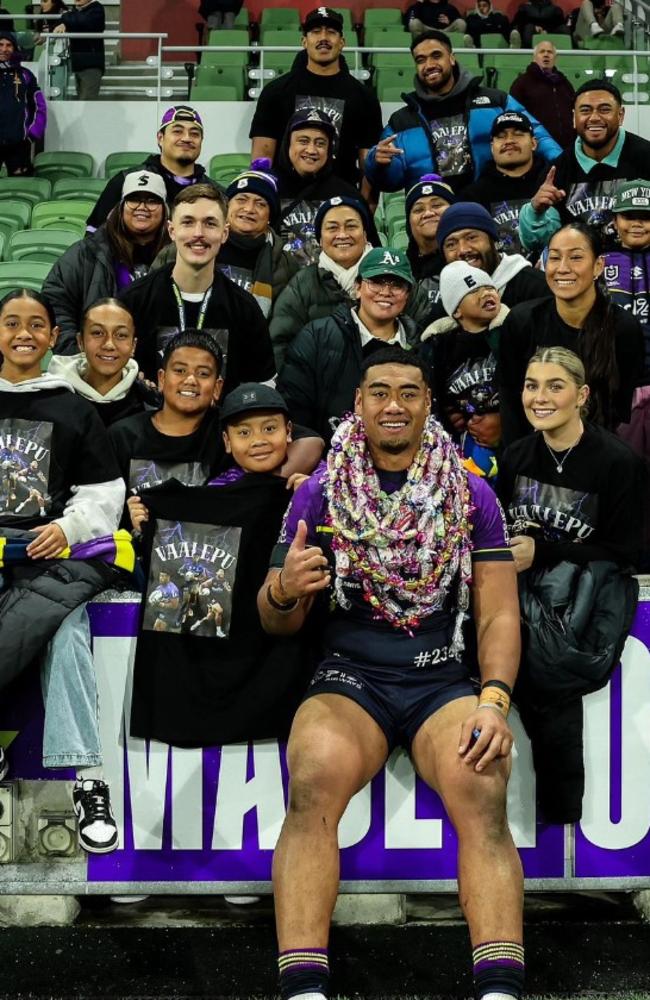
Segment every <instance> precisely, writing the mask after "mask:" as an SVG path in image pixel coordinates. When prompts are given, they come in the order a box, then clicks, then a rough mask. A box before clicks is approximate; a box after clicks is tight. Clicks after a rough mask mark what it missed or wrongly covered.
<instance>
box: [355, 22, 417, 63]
mask: <svg viewBox="0 0 650 1000" xmlns="http://www.w3.org/2000/svg"><path fill="white" fill-rule="evenodd" d="M410 44H411V33H410V32H409V31H404V30H403V29H402V28H395V27H392V26H390V25H387V26H386V27H385V28H382V27H379V28H368V29H367V30H366V35H365V39H364V45H365V47H366V48H368V49H394V48H401V49H405V50H406V51H408V49H409V45H410ZM375 58H376V57H375V56H374V55H373V62H375ZM409 58H411V54H410V52H409ZM375 65H376V63H375Z"/></svg>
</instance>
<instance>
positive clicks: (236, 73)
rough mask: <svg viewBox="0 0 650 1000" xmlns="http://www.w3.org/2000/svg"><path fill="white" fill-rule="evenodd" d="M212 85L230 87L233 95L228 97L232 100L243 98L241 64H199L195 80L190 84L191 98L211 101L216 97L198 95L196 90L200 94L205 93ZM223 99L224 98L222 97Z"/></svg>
mask: <svg viewBox="0 0 650 1000" xmlns="http://www.w3.org/2000/svg"><path fill="white" fill-rule="evenodd" d="M214 87H232V88H233V89H234V91H235V95H236V96H235V97H233V98H228V100H233V101H243V100H244V71H243V70H242V68H241V66H199V70H198V72H197V74H196V80H195V81H194V85H193V86H192V99H193V100H195V101H201V100H203V101H212V100H215V99H216V98H214V97H211V96H209V95H208V96H207V97H198V96H197V90H200V91H201V93H202V94H207V92H208V90H212V89H214ZM222 100H224V98H222Z"/></svg>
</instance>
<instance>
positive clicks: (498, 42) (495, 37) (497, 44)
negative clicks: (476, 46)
mask: <svg viewBox="0 0 650 1000" xmlns="http://www.w3.org/2000/svg"><path fill="white" fill-rule="evenodd" d="M481 48H482V49H507V48H509V45H508V43H507V42H506V40H505V38H504V37H503V35H502V34H500V33H499V32H498V31H495V32H493V31H489V32H487V33H486V34H485V35H481Z"/></svg>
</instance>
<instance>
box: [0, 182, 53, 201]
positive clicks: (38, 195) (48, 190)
mask: <svg viewBox="0 0 650 1000" xmlns="http://www.w3.org/2000/svg"><path fill="white" fill-rule="evenodd" d="M51 194H52V184H51V182H50V181H49V180H48V178H47V177H0V198H20V200H21V201H29V202H31V204H32V205H35V204H36V203H37V202H39V201H46V200H47V199H48V198H49V197H50V195H51Z"/></svg>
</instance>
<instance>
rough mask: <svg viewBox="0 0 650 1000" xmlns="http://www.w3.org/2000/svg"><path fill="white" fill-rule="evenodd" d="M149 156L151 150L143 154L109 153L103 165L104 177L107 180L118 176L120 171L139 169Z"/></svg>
mask: <svg viewBox="0 0 650 1000" xmlns="http://www.w3.org/2000/svg"><path fill="white" fill-rule="evenodd" d="M149 156H151V150H149V151H148V152H145V153H129V152H126V151H125V152H120V153H109V155H108V156H107V157H106V162H105V163H104V177H106V178H107V179H108V178H110V177H114V176H115V174H119V172H120V170H130V169H131V167H133V168H134V169H135V168H136V167H141V166H142V164H143V163H144V161H145V160H146V159H147V158H148V157H149Z"/></svg>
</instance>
